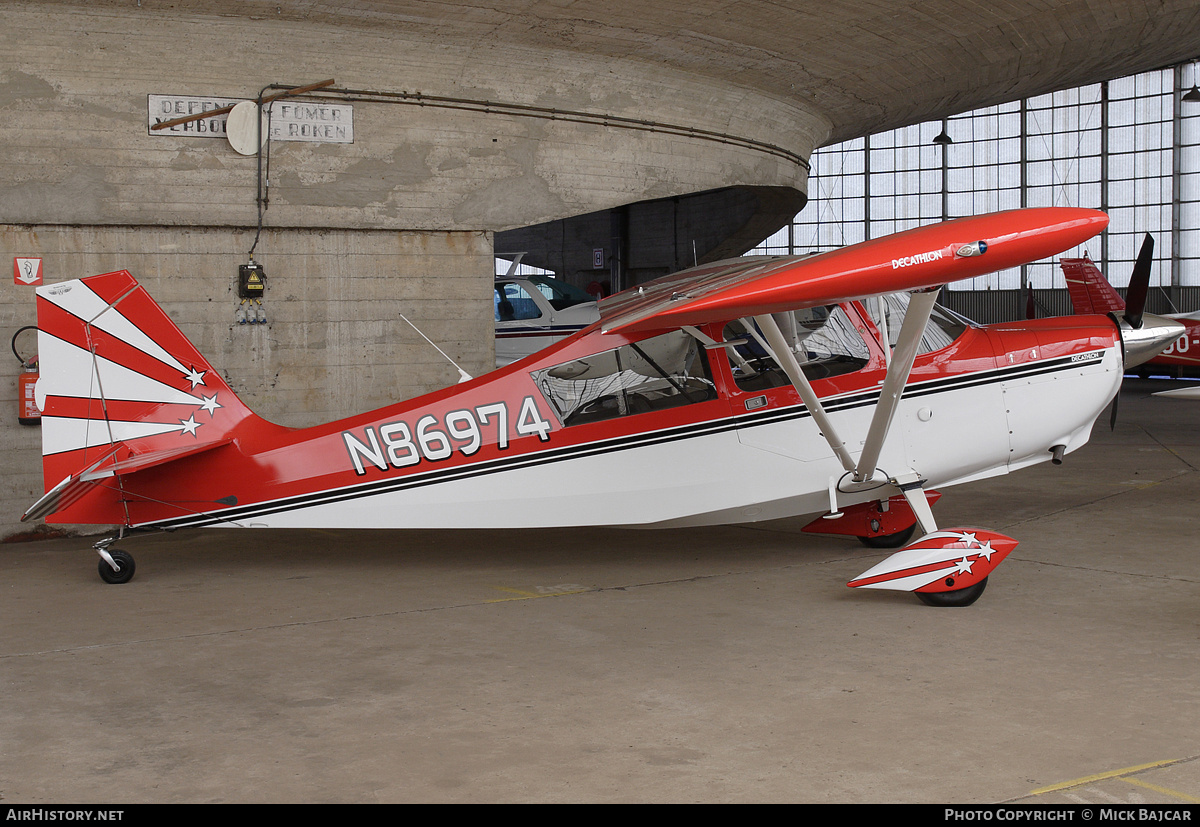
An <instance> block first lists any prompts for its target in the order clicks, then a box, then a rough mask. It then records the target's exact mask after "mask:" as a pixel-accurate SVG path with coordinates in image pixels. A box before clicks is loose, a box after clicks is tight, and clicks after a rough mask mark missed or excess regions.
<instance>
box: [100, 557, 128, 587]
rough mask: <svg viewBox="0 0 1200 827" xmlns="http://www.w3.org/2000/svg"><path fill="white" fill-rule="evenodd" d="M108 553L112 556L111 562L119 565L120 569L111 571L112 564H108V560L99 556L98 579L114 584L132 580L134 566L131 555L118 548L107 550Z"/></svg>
mask: <svg viewBox="0 0 1200 827" xmlns="http://www.w3.org/2000/svg"><path fill="white" fill-rule="evenodd" d="M109 555H110V556H111V557H112V559H113V562H114V563H116V564H117V565H118V566H120V567H121V570H120V571H113V569H112V566H110V565H109V564H108V561H107V560H105V559H104V558H103V557H101V558H100V566H99V571H100V579H101V580H103V581H104V582H105V583H112V584H114V585H119V584H121V583H128V582H129V581H130V580H132V579H133V570H134V568H135V566H134V563H133V556H132V555H130V554H129V553H128V552H124V551H121V550H119V549H113V550H112V551H110V552H109Z"/></svg>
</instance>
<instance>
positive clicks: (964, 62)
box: [89, 0, 1200, 143]
mask: <svg viewBox="0 0 1200 827" xmlns="http://www.w3.org/2000/svg"><path fill="white" fill-rule="evenodd" d="M89 5H90V6H91V7H92V8H102V7H105V6H110V7H114V8H125V9H128V7H129V5H130V4H129V2H128V0H93V2H92V3H90V4H89ZM139 5H144V6H145V7H147V10H152V9H153V7H154V5H157V4H156V3H155V0H145V2H144V4H139ZM169 9H170V11H171V12H172V13H174V14H180V13H184V14H186V13H188V12H194V13H197V14H218V15H222V16H226V17H244V18H247V19H254V20H257V21H264V20H271V19H279V20H290V21H306V22H309V23H323V24H331V25H335V26H339V27H354V28H369V29H371V30H373V31H374V32H376V33H377V34H384V33H386V32H388V31H392V32H396V33H404V34H406V35H408V36H412V35H417V36H424V37H429V38H433V39H435V40H437V41H438V42H441V43H446V44H457V45H460V46H467V47H469V50H468V51H465V52H463V54H464V55H466V56H469V57H470V58H473V59H477V60H480V61H484V62H486V60H487V58H488V55H489V50H490V49H491V48H492V47H493V46H494V45H495V44H498V43H503V44H509V45H511V46H514V47H525V48H527V49H531V50H534V51H542V50H555V51H570V52H578V53H580V54H582V55H588V56H594V57H605V58H613V59H617V60H620V61H637V62H644V63H650V64H656V65H659V66H663V67H669V68H671V69H675V70H679V71H681V72H686V73H690V74H694V75H697V76H701V77H705V78H709V79H712V80H716V81H719V82H721V83H732V84H735V85H737V86H741V87H744V88H746V89H748V90H754V91H756V92H758V93H761V94H765V95H769V96H772V97H777V98H780V99H782V100H786V101H788V102H790V103H792V104H793V105H796V106H798V107H800V108H803V109H808V110H811V111H812V112H813V113H814V114H817V115H820V116H823V117H824V118H825V119H827V120H828V122H829V124H830V131H829V134H828V136H827V137H826V138H825V139H824V140H823V141H822V143H825V142H836V141H839V140H843V139H846V138H849V137H854V136H857V135H862V134H867V133H870V132H875V131H879V130H883V129H889V128H893V127H897V126H902V125H905V124H908V123H914V122H918V121H922V120H928V119H931V118H937V117H942V116H946V115H950V114H955V113H957V112H962V111H966V110H969V109H973V108H976V107H979V106H983V105H988V104H993V103H1001V102H1004V101H1009V100H1015V99H1017V98H1021V97H1025V96H1029V95H1035V94H1041V93H1044V92H1048V91H1053V90H1055V89H1062V88H1069V87H1072V86H1077V85H1080V84H1084V83H1090V82H1095V81H1099V80H1104V79H1108V78H1114V77H1121V76H1123V75H1128V74H1133V73H1135V72H1139V71H1144V70H1147V69H1152V68H1156V67H1160V66H1165V65H1169V64H1172V63H1177V62H1179V61H1183V60H1188V59H1191V58H1194V57H1197V56H1198V55H1200V3H1197V2H1195V0H1105V2H1099V3H1098V2H1095V1H1094V0H996V1H995V2H988V3H981V2H978V0H790V1H787V0H785V2H773V1H772V0H658V2H653V3H647V2H644V0H513V2H506V3H503V4H497V3H494V2H488V0H456V1H455V2H431V1H430V0H330V1H329V2H320V0H309V1H307V2H278V0H269V1H267V0H177V2H173V3H171V4H169Z"/></svg>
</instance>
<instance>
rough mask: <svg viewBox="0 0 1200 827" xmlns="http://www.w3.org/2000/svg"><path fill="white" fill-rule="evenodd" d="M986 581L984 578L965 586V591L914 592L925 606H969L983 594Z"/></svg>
mask: <svg viewBox="0 0 1200 827" xmlns="http://www.w3.org/2000/svg"><path fill="white" fill-rule="evenodd" d="M987 581H988V579H987V578H986V577H985V578H983V579H982V580H980V581H979V582H978V583H976V584H975V585H974V586H967V587H966V588H965V589H955V590H954V591H952V592H929V593H926V592H916V595H917V597H919V598H920V599H921V602H922V603H924V604H925V605H926V606H943V607H955V606H970V605H971V604H972V603H974V602H975V601H976V600H978V599H979V596H980V595H981V594H983V590H984V589H986V588H987Z"/></svg>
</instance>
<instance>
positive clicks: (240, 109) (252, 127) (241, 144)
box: [225, 101, 267, 155]
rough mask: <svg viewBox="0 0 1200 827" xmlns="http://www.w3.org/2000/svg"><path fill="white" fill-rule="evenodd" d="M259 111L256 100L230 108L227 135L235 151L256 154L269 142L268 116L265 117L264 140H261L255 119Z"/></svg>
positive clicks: (226, 120)
mask: <svg viewBox="0 0 1200 827" xmlns="http://www.w3.org/2000/svg"><path fill="white" fill-rule="evenodd" d="M257 112H258V104H257V103H255V102H254V101H242V102H241V103H239V104H235V105H234V107H233V109H231V110H229V117H228V118H226V119H225V136H226V137H227V138H229V145H230V146H232V147H233V149H234V151H235V152H238V153H240V154H242V155H254V154H256V153H257V152H258V150H259V149H261V148H262V146H263V144H265V143H266V142H267V123H266V118H263V124H262V141H261V142H260V141H259V137H258V136H259V133H258V123H257V122H256V121H255V115H256V114H257Z"/></svg>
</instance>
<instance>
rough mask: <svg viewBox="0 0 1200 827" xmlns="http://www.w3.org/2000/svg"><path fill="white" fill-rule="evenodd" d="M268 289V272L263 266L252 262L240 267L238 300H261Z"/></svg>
mask: <svg viewBox="0 0 1200 827" xmlns="http://www.w3.org/2000/svg"><path fill="white" fill-rule="evenodd" d="M266 289H267V271H266V270H264V269H263V266H262V265H261V264H255V263H254V262H250V263H249V264H242V265H240V266H239V267H238V298H240V299H261V298H262V295H263V292H264V291H265V290H266Z"/></svg>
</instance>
